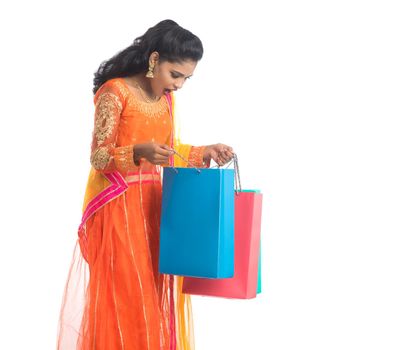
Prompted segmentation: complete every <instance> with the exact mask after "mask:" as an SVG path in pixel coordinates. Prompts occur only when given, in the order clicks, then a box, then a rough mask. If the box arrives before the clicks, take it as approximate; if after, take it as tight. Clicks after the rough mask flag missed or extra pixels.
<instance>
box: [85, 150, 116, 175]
mask: <svg viewBox="0 0 399 350" xmlns="http://www.w3.org/2000/svg"><path fill="white" fill-rule="evenodd" d="M110 159H111V155H110V154H109V151H108V147H99V148H97V149H96V150H95V151H94V152H93V154H92V156H91V159H90V162H91V164H92V165H93V167H94V169H98V170H104V169H105V168H106V167H107V165H108V163H109V161H110Z"/></svg>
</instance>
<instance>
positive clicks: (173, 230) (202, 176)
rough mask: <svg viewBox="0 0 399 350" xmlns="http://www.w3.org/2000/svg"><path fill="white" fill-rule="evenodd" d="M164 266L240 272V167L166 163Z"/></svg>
mask: <svg viewBox="0 0 399 350" xmlns="http://www.w3.org/2000/svg"><path fill="white" fill-rule="evenodd" d="M162 181H163V193H162V213H161V231H160V252H159V272H161V273H166V274H173V275H181V276H195V277H209V278H227V277H232V276H233V274H234V170H233V169H220V168H219V169H207V168H205V169H203V168H201V169H197V168H174V167H165V168H164V173H163V180H162Z"/></svg>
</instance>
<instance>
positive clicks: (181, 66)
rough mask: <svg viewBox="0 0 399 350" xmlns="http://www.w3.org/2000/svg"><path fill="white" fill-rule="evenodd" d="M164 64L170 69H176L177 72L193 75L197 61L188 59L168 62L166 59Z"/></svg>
mask: <svg viewBox="0 0 399 350" xmlns="http://www.w3.org/2000/svg"><path fill="white" fill-rule="evenodd" d="M162 65H163V66H164V67H165V68H166V69H169V70H174V71H176V72H179V73H182V74H184V75H191V74H193V72H194V69H195V67H196V66H197V62H195V61H191V60H187V61H182V62H168V61H165V62H163V63H162Z"/></svg>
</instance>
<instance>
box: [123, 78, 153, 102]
mask: <svg viewBox="0 0 399 350" xmlns="http://www.w3.org/2000/svg"><path fill="white" fill-rule="evenodd" d="M145 74H146V73H139V74H136V75H134V76H131V77H129V78H130V80H131V81H132V82H133V83H138V84H139V86H140V87H141V89H142V90H143V91H144V92H145V94H146V95H147V96H148V98H149V99H151V100H154V101H157V100H159V98H160V97H159V96H156V95H155V94H154V92H153V91H152V87H151V83H150V80H149V78H147V77H146V76H145Z"/></svg>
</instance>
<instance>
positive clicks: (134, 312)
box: [57, 182, 194, 350]
mask: <svg viewBox="0 0 399 350" xmlns="http://www.w3.org/2000/svg"><path fill="white" fill-rule="evenodd" d="M161 196H162V185H161V183H160V182H153V183H152V182H151V183H143V184H132V185H130V186H129V188H128V189H127V191H126V192H124V193H123V194H122V195H120V196H119V197H117V198H115V199H113V200H112V201H110V202H109V203H107V204H106V205H105V206H104V207H102V208H101V209H99V210H98V211H97V212H96V213H94V215H93V216H91V217H90V218H89V220H88V221H87V223H86V232H87V248H88V249H87V252H88V255H87V257H86V259H84V258H83V257H82V254H81V249H80V245H79V243H81V242H79V241H78V242H77V244H76V247H75V252H74V256H73V261H72V264H71V269H70V272H69V276H68V281H67V285H66V287H65V292H64V298H63V303H62V309H61V314H60V325H59V334H58V345H57V348H58V349H60V350H61V349H62V350H72V349H79V350H88V349H91V350H93V349H94V350H120V349H125V350H133V349H137V350H174V349H176V350H194V334H193V324H192V317H191V301H190V298H189V296H188V295H184V294H182V293H181V286H182V277H178V276H173V275H165V274H160V273H159V272H158V271H159V270H158V261H159V259H158V256H159V232H160V215H161Z"/></svg>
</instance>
